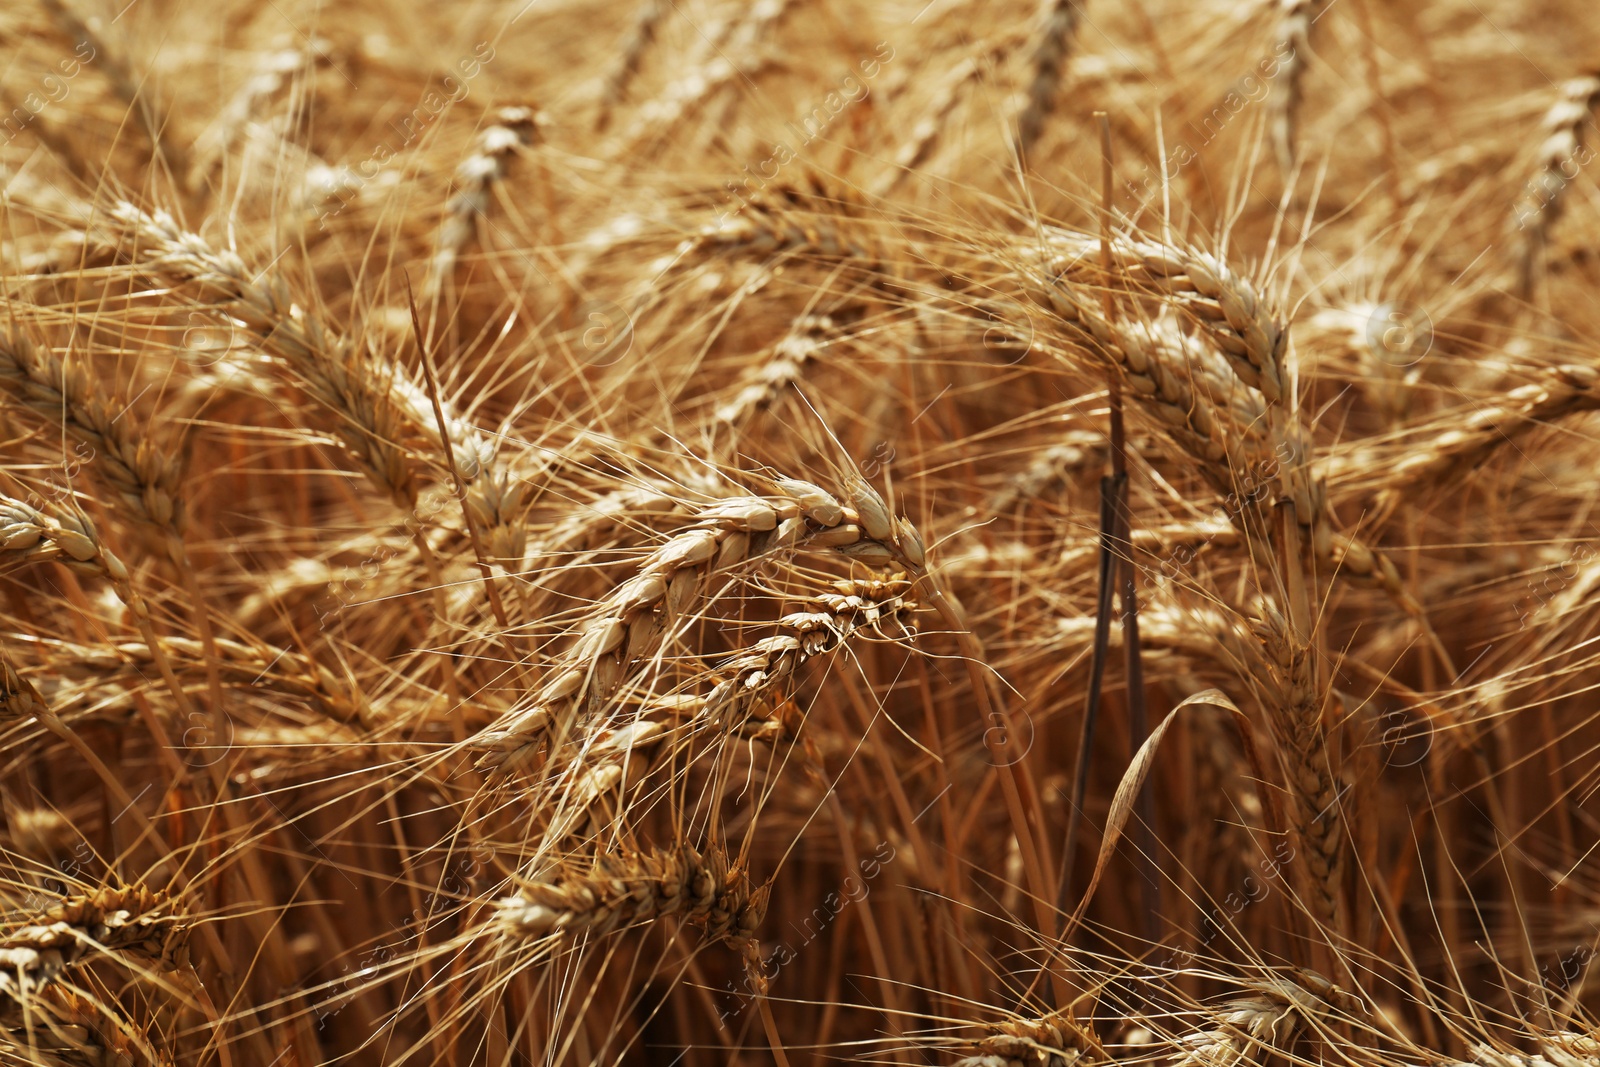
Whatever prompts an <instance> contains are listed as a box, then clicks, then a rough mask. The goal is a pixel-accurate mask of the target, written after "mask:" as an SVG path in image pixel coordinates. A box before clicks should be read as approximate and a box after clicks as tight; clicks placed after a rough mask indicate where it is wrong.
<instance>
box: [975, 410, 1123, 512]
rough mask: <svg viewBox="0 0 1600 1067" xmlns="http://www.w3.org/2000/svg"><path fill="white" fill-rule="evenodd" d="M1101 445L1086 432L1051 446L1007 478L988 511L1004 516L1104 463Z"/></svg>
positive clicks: (989, 503) (993, 497) (993, 494)
mask: <svg viewBox="0 0 1600 1067" xmlns="http://www.w3.org/2000/svg"><path fill="white" fill-rule="evenodd" d="M1101 444H1103V438H1102V437H1101V436H1099V435H1095V434H1090V433H1084V434H1082V435H1081V436H1080V437H1076V438H1073V439H1071V440H1064V441H1059V442H1057V443H1056V444H1053V445H1051V446H1050V447H1049V448H1046V449H1044V450H1043V451H1042V452H1040V453H1038V454H1037V455H1036V456H1034V457H1033V459H1031V460H1030V461H1029V462H1028V465H1027V466H1026V467H1023V468H1022V469H1021V470H1019V471H1017V472H1016V473H1015V474H1013V475H1011V476H1010V477H1009V478H1007V479H1006V481H1005V484H1004V485H1003V486H1001V487H1000V488H999V489H997V490H996V491H995V492H994V493H992V494H991V495H990V497H989V501H988V503H987V504H986V505H985V509H986V510H987V511H988V512H989V513H990V514H993V515H999V514H1004V513H1005V512H1007V511H1010V510H1011V509H1012V508H1014V507H1016V506H1017V505H1019V504H1026V503H1028V502H1029V501H1032V500H1035V499H1037V498H1038V497H1040V496H1042V495H1043V494H1044V493H1045V492H1046V491H1048V490H1050V489H1051V488H1052V487H1054V486H1056V485H1059V484H1061V483H1064V482H1066V481H1067V480H1068V479H1069V478H1070V477H1071V476H1072V475H1073V474H1081V473H1082V472H1083V471H1085V470H1087V469H1089V468H1091V467H1093V466H1095V465H1096V464H1102V463H1104V458H1105V457H1104V455H1103V452H1102V449H1101V448H1100V447H1099V446H1100V445H1101ZM1135 532H1136V533H1137V532H1139V531H1135Z"/></svg>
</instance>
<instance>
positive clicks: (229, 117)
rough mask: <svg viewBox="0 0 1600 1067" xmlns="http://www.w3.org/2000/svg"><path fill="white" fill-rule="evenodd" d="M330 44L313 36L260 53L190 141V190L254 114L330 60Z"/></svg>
mask: <svg viewBox="0 0 1600 1067" xmlns="http://www.w3.org/2000/svg"><path fill="white" fill-rule="evenodd" d="M332 47H333V46H332V44H331V43H330V42H329V41H327V40H324V39H322V38H320V37H314V38H311V39H310V40H307V41H305V42H304V43H303V44H301V43H296V44H293V45H289V46H286V47H282V48H276V49H273V50H272V51H269V52H264V53H262V54H261V55H260V57H259V58H258V59H257V60H256V63H255V70H254V73H252V74H251V75H250V77H249V78H248V79H246V81H245V83H244V85H242V86H240V87H239V91H238V92H236V93H234V95H233V97H232V98H231V99H230V100H229V101H228V102H227V104H226V105H224V106H223V108H222V110H221V111H220V112H218V113H217V116H216V118H215V120H214V121H212V123H211V124H210V125H209V126H207V127H206V129H205V130H203V131H202V132H201V134H200V135H199V136H198V137H196V138H195V142H194V148H195V151H194V164H193V169H191V170H190V171H189V174H188V183H189V188H190V189H199V188H200V186H201V185H203V184H204V183H205V182H206V181H207V180H209V179H210V177H211V175H212V172H213V171H215V170H216V169H217V167H218V165H220V164H221V162H222V160H223V158H224V157H225V156H226V155H227V153H228V151H229V149H231V148H232V147H233V145H234V142H235V141H236V140H237V139H238V138H239V136H240V134H241V133H242V132H243V131H244V130H245V129H246V127H247V126H249V124H250V123H251V121H252V120H253V119H255V117H256V116H257V115H258V114H260V113H261V112H262V111H264V110H265V109H267V108H268V107H269V106H271V105H272V104H273V102H274V101H276V100H278V99H279V98H280V97H282V96H283V94H284V93H285V91H286V90H288V89H289V88H290V87H292V86H293V85H294V84H295V83H296V81H297V79H301V78H304V77H306V76H307V75H308V74H309V73H311V72H312V71H313V70H314V69H316V68H317V67H319V66H325V65H328V64H329V63H330V60H329V58H328V56H329V53H330V51H331V49H332Z"/></svg>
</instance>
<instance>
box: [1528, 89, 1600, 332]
mask: <svg viewBox="0 0 1600 1067" xmlns="http://www.w3.org/2000/svg"><path fill="white" fill-rule="evenodd" d="M1597 106H1600V74H1585V75H1583V76H1581V77H1577V78H1569V79H1568V80H1567V81H1565V82H1563V83H1562V84H1561V98H1560V99H1559V100H1557V101H1556V102H1555V103H1554V104H1552V105H1551V107H1550V110H1549V111H1548V112H1546V113H1545V116H1544V122H1543V124H1542V125H1543V127H1544V131H1545V138H1544V143H1543V144H1541V145H1540V146H1539V170H1538V173H1537V174H1535V175H1534V176H1533V178H1532V179H1530V180H1529V182H1528V184H1527V187H1526V188H1524V190H1523V192H1522V195H1521V196H1520V197H1519V198H1518V200H1517V203H1516V223H1517V229H1519V230H1521V231H1522V265H1521V273H1520V274H1519V277H1518V283H1519V286H1520V289H1519V293H1520V295H1521V296H1522V298H1523V299H1524V300H1527V299H1529V298H1530V297H1532V295H1533V286H1534V282H1535V281H1537V278H1538V274H1539V269H1540V263H1541V261H1542V260H1543V258H1544V254H1545V247H1546V244H1547V242H1548V241H1549V237H1550V227H1551V226H1552V225H1553V224H1554V223H1555V221H1556V220H1557V219H1559V218H1560V217H1561V212H1562V209H1563V207H1564V201H1565V199H1566V192H1567V186H1569V185H1571V184H1572V180H1573V179H1574V178H1576V177H1577V176H1578V171H1579V169H1580V168H1581V167H1582V166H1583V165H1584V164H1585V163H1587V162H1588V161H1589V160H1591V159H1593V158H1594V150H1593V149H1591V148H1590V147H1589V146H1588V145H1587V144H1585V143H1584V133H1585V129H1586V127H1587V126H1588V125H1589V124H1590V121H1591V117H1592V115H1593V114H1594V109H1595V108H1596V107H1597Z"/></svg>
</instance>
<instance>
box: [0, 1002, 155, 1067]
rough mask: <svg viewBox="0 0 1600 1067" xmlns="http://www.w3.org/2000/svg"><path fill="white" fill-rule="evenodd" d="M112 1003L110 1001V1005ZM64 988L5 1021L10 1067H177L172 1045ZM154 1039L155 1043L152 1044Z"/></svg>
mask: <svg viewBox="0 0 1600 1067" xmlns="http://www.w3.org/2000/svg"><path fill="white" fill-rule="evenodd" d="M109 999H110V998H106V1000H109ZM106 1000H103V999H100V998H98V997H95V996H92V995H89V994H86V993H80V992H78V991H75V990H73V989H70V988H68V987H67V986H65V985H63V984H61V983H55V984H52V985H49V986H47V987H46V988H45V989H44V991H43V993H42V994H41V995H39V996H34V997H30V998H29V999H28V1001H27V1004H26V1006H25V1007H23V1008H22V1009H21V1010H15V1011H12V1012H9V1013H6V1016H7V1017H6V1018H5V1019H4V1021H0V1063H3V1064H5V1065H6V1067H24V1065H26V1067H105V1065H108V1064H117V1065H119V1067H120V1065H123V1064H127V1065H130V1067H131V1065H135V1064H137V1065H140V1067H144V1065H148V1067H174V1063H175V1060H174V1058H173V1054H172V1051H171V1046H170V1045H167V1044H166V1043H165V1042H163V1041H162V1039H161V1035H159V1034H153V1033H150V1032H148V1031H147V1030H146V1028H145V1027H142V1026H140V1025H139V1024H138V1023H137V1022H136V1021H135V1020H134V1019H132V1018H130V1017H129V1016H128V1015H127V1014H126V1013H125V1012H124V1011H123V1010H122V1009H121V1008H120V1007H119V1006H117V1004H116V1001H115V1000H111V1002H110V1003H107V1002H106ZM152 1039H154V1040H152Z"/></svg>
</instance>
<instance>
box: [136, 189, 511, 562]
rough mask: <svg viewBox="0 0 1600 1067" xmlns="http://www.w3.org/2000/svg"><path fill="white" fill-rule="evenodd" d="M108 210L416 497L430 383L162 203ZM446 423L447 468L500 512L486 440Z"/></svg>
mask: <svg viewBox="0 0 1600 1067" xmlns="http://www.w3.org/2000/svg"><path fill="white" fill-rule="evenodd" d="M111 216H112V218H113V219H115V220H116V221H117V222H119V223H120V224H122V225H123V226H124V227H125V228H126V229H127V231H129V232H131V233H132V234H134V235H135V236H136V238H137V240H138V245H137V247H136V249H135V251H134V254H135V255H136V256H137V262H138V264H139V266H140V267H142V268H144V269H147V270H152V271H155V272H157V273H159V274H162V275H164V276H167V277H170V278H175V279H178V280H181V281H186V282H192V283H194V284H196V285H198V286H199V287H200V288H201V290H202V291H203V292H205V293H206V294H207V295H209V296H211V297H212V298H213V299H216V300H219V301H222V302H223V303H225V304H226V305H227V311H226V316H225V318H232V319H237V320H239V321H240V322H241V323H242V324H243V325H244V326H245V328H246V329H248V330H249V331H250V332H251V333H253V334H254V335H255V336H256V337H257V338H258V339H259V340H260V342H261V344H262V345H263V346H264V347H265V348H266V349H267V351H269V352H271V353H273V354H274V355H277V356H279V357H280V358H281V359H282V360H283V361H284V362H285V363H286V364H287V365H288V366H289V367H290V369H291V370H293V371H294V373H295V374H296V375H297V376H298V377H299V378H300V380H301V381H302V382H303V383H304V384H305V386H306V387H307V389H308V391H309V392H310V393H311V394H312V395H313V396H314V397H315V398H316V399H317V400H318V402H320V403H322V404H324V405H325V406H327V407H328V409H329V410H330V411H332V412H333V413H335V414H336V415H338V416H339V419H338V421H337V424H336V427H335V432H336V433H337V434H338V436H339V438H340V441H341V442H342V443H343V444H344V445H345V447H346V449H347V450H348V451H349V452H350V453H351V455H352V456H353V457H354V458H355V459H356V460H357V462H358V463H359V464H360V466H361V467H362V469H363V470H364V471H365V473H366V474H367V476H368V477H369V478H370V479H371V480H372V481H373V482H374V484H376V485H378V486H379V487H380V488H382V489H384V490H385V491H386V492H387V493H388V494H389V495H390V496H391V498H392V499H394V500H395V501H396V503H397V504H399V505H400V506H401V507H406V508H409V507H410V506H411V505H412V504H413V503H414V502H415V499H416V494H417V485H416V482H417V471H416V462H415V460H414V458H413V455H414V451H413V450H412V449H408V448H407V445H408V444H415V443H417V442H419V440H420V442H422V443H424V444H425V445H426V446H428V451H429V452H430V453H433V452H441V451H442V447H443V446H442V441H443V439H442V438H441V437H440V432H439V427H438V420H437V419H436V418H435V416H434V412H433V407H432V402H431V400H430V399H429V397H428V395H427V392H426V391H425V390H424V389H423V387H422V386H420V385H419V384H417V382H415V381H414V380H413V379H412V378H411V377H410V376H409V375H408V374H407V373H406V372H405V371H404V369H403V368H401V367H399V366H398V365H396V364H395V363H394V362H392V361H390V360H386V359H384V358H383V357H382V356H381V355H380V354H377V353H373V352H371V351H369V350H368V349H367V347H366V344H365V342H362V341H357V340H352V339H350V338H348V337H345V336H342V335H341V334H340V332H339V331H338V330H336V329H333V328H331V327H329V326H328V325H327V324H325V323H324V322H323V320H322V319H321V318H320V317H319V316H318V315H317V314H316V313H315V312H314V311H312V310H309V309H307V308H305V307H303V306H301V305H300V304H298V303H296V302H294V301H293V299H292V298H291V297H290V296H289V293H288V290H287V287H286V286H284V285H283V283H282V282H281V281H280V280H278V279H276V278H274V277H272V276H270V275H268V276H263V275H259V274H256V273H253V272H251V271H250V270H249V268H247V267H246V266H245V264H244V261H243V260H242V259H240V258H239V257H238V256H237V255H235V254H234V253H232V252H226V251H217V250H214V249H212V248H211V247H210V245H209V244H207V243H206V241H205V240H204V239H203V238H201V237H199V236H198V235H196V234H193V233H189V232H187V231H185V230H183V229H182V228H181V227H179V226H178V225H177V224H176V223H175V222H174V221H173V220H172V218H171V217H170V216H169V215H167V214H166V213H165V212H160V211H157V212H154V213H146V212H144V211H142V210H140V209H139V208H138V207H136V206H134V205H132V204H129V203H126V202H121V203H118V204H116V205H115V206H114V207H113V208H112V210H111ZM218 314H219V315H221V313H220V312H219V313H218ZM444 432H445V433H446V434H448V435H449V437H450V439H451V445H452V448H451V454H452V458H453V459H454V460H455V470H454V471H453V472H452V473H453V476H454V477H456V478H458V479H460V480H461V481H462V482H463V483H464V484H466V485H467V487H468V494H469V497H471V496H472V495H473V494H474V492H476V494H477V495H478V496H479V497H480V498H481V499H480V500H479V502H478V505H477V506H478V507H480V508H481V509H482V511H483V512H484V513H485V514H486V515H489V516H490V517H491V518H498V516H500V515H501V514H502V513H503V512H504V510H505V509H504V507H503V506H502V504H503V501H502V500H500V499H498V498H503V497H505V496H506V495H507V494H508V493H510V486H509V483H507V484H502V483H501V482H500V481H499V480H497V477H496V475H497V472H494V471H493V460H494V456H495V446H494V443H493V441H492V440H491V439H489V438H487V437H485V436H484V435H483V434H481V433H480V432H478V430H477V429H476V428H475V427H473V426H472V425H471V424H470V423H468V422H467V421H466V420H464V419H461V418H458V417H456V416H454V415H452V414H450V413H449V412H448V410H447V412H446V417H445V430H444ZM486 475H488V477H485V476H486ZM480 482H481V484H480ZM474 487H476V489H474ZM509 540H512V541H514V540H515V538H514V537H512V538H509ZM507 555H508V556H511V557H515V556H517V555H520V553H509V552H508V553H507Z"/></svg>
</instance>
